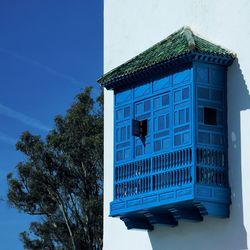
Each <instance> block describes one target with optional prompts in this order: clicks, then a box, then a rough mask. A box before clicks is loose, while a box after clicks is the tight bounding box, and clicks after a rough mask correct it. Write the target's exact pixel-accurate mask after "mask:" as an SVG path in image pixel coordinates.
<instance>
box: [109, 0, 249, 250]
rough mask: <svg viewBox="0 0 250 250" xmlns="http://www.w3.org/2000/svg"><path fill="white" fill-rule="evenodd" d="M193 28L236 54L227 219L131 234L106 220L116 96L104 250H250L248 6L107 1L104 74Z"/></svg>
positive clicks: (224, 1) (189, 0)
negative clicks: (229, 194) (172, 36)
mask: <svg viewBox="0 0 250 250" xmlns="http://www.w3.org/2000/svg"><path fill="white" fill-rule="evenodd" d="M184 25H188V26H190V27H191V28H192V29H193V30H194V31H195V32H197V33H198V34H200V35H201V36H203V37H204V38H206V39H208V40H211V41H213V42H215V43H217V44H220V45H222V46H224V47H226V48H229V49H231V50H232V51H234V52H236V53H237V55H238V59H237V60H236V61H235V62H234V64H233V65H232V66H231V67H230V68H229V71H228V130H229V131H228V136H229V174H230V176H229V181H230V186H231V190H232V205H231V215H230V218H229V219H216V218H208V217H205V219H204V221H203V222H201V223H191V222H184V221H180V223H179V226H178V227H175V228H168V227H163V226H156V227H155V230H154V231H152V232H149V233H148V232H147V231H136V230H130V231H128V230H127V229H126V227H125V225H124V223H123V222H122V221H120V220H119V219H115V218H109V217H108V214H109V202H110V201H111V200H112V182H113V179H112V177H113V173H112V168H113V93H112V91H105V112H104V115H105V124H104V126H105V128H104V131H105V136H104V138H105V142H104V147H105V148H104V155H105V157H104V158H105V159H104V168H105V170H104V182H105V183H104V250H123V249H124V250H128V249H130V250H137V249H138V250H147V249H154V250H163V249H164V250H165V249H170V250H175V249H177V250H182V249H183V250H184V249H185V250H188V249H190V250H191V249H192V250H201V249H202V250H217V249H218V250H224V249H225V250H238V249H248V247H250V96H249V91H248V90H249V89H250V1H249V0H237V1H236V0H231V1H230V0H174V1H170V0H104V72H107V71H109V70H111V69H112V68H114V67H115V66H118V65H119V64H121V63H123V62H125V61H126V60H128V59H130V58H131V57H133V56H135V55H136V54H138V53H139V52H142V51H143V50H145V49H147V48H148V47H149V46H151V45H153V44H155V43H156V42H158V41H160V40H162V39H164V38H165V37H167V36H168V35H169V34H171V33H172V32H174V31H176V30H178V29H179V28H180V27H182V26H184Z"/></svg>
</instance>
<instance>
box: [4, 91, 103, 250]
mask: <svg viewBox="0 0 250 250" xmlns="http://www.w3.org/2000/svg"><path fill="white" fill-rule="evenodd" d="M91 90H92V89H91V88H90V87H88V88H86V89H85V91H84V92H83V93H80V94H79V95H77V96H76V99H75V102H74V103H73V105H72V106H71V107H70V108H69V110H68V111H67V113H66V115H65V116H64V117H63V116H57V117H56V118H55V128H54V129H53V130H52V131H50V132H49V134H48V135H47V137H46V140H45V141H43V140H41V138H40V137H39V136H35V135H32V134H31V133H29V132H28V131H27V132H24V133H23V134H22V136H21V137H20V140H19V141H18V142H17V144H16V148H17V150H19V151H21V152H22V153H23V154H24V155H25V156H26V157H25V158H26V160H25V161H24V162H20V163H19V164H18V165H17V166H16V169H17V176H14V174H12V173H10V174H9V175H8V176H7V179H8V185H9V190H8V201H9V203H10V205H11V206H14V207H16V208H17V209H18V210H19V211H22V212H25V213H27V214H30V215H38V216H40V217H39V218H40V219H39V221H36V222H33V223H31V225H30V228H29V230H28V231H27V232H23V233H21V234H20V237H21V240H22V241H23V245H24V248H25V249H30V250H34V249H49V250H54V249H55V250H56V249H58V250H59V249H73V250H80V249H84V250H92V249H94V250H97V249H101V248H102V210H103V208H102V201H103V96H102V94H101V95H100V97H99V98H98V99H97V101H96V102H95V101H94V100H93V99H92V97H91ZM36 218H38V217H36Z"/></svg>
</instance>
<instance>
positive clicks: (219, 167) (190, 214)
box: [110, 54, 231, 230]
mask: <svg viewBox="0 0 250 250" xmlns="http://www.w3.org/2000/svg"><path fill="white" fill-rule="evenodd" d="M209 58H210V59H209ZM209 58H208V57H207V56H206V55H198V54H197V55H195V56H194V57H192V63H190V64H185V65H183V66H182V67H178V69H175V70H174V71H167V72H166V71H165V72H163V71H162V72H160V73H159V75H158V76H154V77H152V78H151V80H150V81H149V80H148V78H147V79H145V81H144V80H143V78H142V79H141V81H140V83H139V82H138V81H135V82H134V84H132V83H131V84H130V85H127V87H124V88H121V87H119V88H117V89H116V88H115V104H114V119H115V120H114V197H113V201H112V202H111V204H110V215H111V216H113V217H117V216H118V217H121V219H122V220H123V221H124V222H125V224H126V226H127V227H128V229H132V228H140V229H149V230H152V229H153V225H154V224H166V225H172V226H175V225H177V224H178V223H177V221H178V220H179V219H189V220H195V221H202V220H203V216H204V215H210V216H218V217H228V216H229V206H230V202H231V201H230V188H229V184H228V161H227V122H226V121H227V104H226V70H227V65H228V62H227V61H223V60H224V59H223V58H222V57H214V58H212V59H211V56H210V57H209ZM133 120H136V121H145V120H147V134H146V136H138V135H137V136H136V134H134V135H133V131H132V121H133Z"/></svg>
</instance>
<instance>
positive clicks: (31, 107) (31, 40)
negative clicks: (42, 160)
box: [0, 0, 103, 250]
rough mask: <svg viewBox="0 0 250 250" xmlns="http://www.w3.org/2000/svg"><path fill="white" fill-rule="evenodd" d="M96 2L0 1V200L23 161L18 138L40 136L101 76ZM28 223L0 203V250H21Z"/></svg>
mask: <svg viewBox="0 0 250 250" xmlns="http://www.w3.org/2000/svg"><path fill="white" fill-rule="evenodd" d="M102 14H103V5H102V0H74V1H66V0H54V1H51V0H37V1H33V0H24V1H20V0H1V1H0V34H1V39H0V197H2V198H3V199H4V200H6V190H7V185H6V174H7V173H8V172H10V171H14V169H15V166H16V164H17V163H18V162H19V161H22V160H24V156H23V155H22V154H20V153H19V152H17V151H16V150H15V143H16V141H17V140H18V138H19V136H20V135H21V133H22V132H23V131H25V130H29V131H31V132H32V133H34V134H39V135H41V136H45V135H46V134H47V132H48V130H50V129H51V128H53V118H54V116H55V115H57V114H64V113H65V111H66V110H67V108H68V107H69V106H70V104H71V103H72V101H73V98H74V96H75V95H76V94H77V93H79V92H80V91H81V90H83V88H84V87H85V86H89V85H92V86H93V87H94V94H95V95H97V93H98V90H99V88H98V85H97V84H96V79H97V78H98V77H99V76H100V75H101V74H102V66H103V65H102V62H103V60H102V54H103V51H102V46H103V30H102V27H103V24H102V20H103V19H102ZM32 219H33V218H30V217H29V216H27V215H25V214H21V213H18V212H17V211H16V210H15V209H11V208H10V207H9V206H8V205H7V204H6V202H5V201H4V202H0V232H1V233H0V242H1V244H0V249H2V250H19V249H23V248H22V244H21V242H20V241H19V232H21V231H23V230H25V229H27V228H28V225H29V222H30V221H31V220H32Z"/></svg>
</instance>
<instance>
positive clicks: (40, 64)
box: [0, 48, 83, 87]
mask: <svg viewBox="0 0 250 250" xmlns="http://www.w3.org/2000/svg"><path fill="white" fill-rule="evenodd" d="M0 52H2V53H5V54H7V55H10V56H13V57H15V58H16V59H19V60H21V61H23V62H25V63H29V64H33V65H35V66H37V67H39V68H41V69H44V70H46V71H47V72H48V73H50V74H52V75H55V76H57V77H60V78H63V79H65V80H68V81H69V82H71V83H74V84H76V85H78V86H80V87H83V84H82V83H80V81H79V80H77V79H76V78H74V77H72V76H70V75H67V74H64V73H61V72H58V71H56V70H54V69H52V68H50V67H49V66H47V65H44V64H42V63H40V62H38V61H36V60H33V59H31V58H28V57H26V56H22V55H18V54H16V53H14V52H13V51H11V50H7V49H4V48H0Z"/></svg>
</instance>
